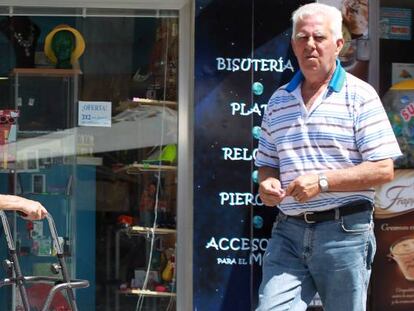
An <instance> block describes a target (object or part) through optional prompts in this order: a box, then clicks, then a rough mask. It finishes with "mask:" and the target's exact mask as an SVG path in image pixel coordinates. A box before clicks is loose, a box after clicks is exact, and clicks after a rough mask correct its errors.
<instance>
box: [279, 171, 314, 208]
mask: <svg viewBox="0 0 414 311" xmlns="http://www.w3.org/2000/svg"><path fill="white" fill-rule="evenodd" d="M320 192H321V190H320V188H319V177H318V175H316V174H308V175H302V176H299V177H297V178H296V179H294V180H293V181H292V182H291V183H290V184H289V186H288V187H287V189H286V195H287V196H292V197H293V198H294V199H295V200H296V201H298V202H300V203H305V202H306V201H308V200H309V199H311V198H313V197H314V196H316V195H318V194H319V193H320Z"/></svg>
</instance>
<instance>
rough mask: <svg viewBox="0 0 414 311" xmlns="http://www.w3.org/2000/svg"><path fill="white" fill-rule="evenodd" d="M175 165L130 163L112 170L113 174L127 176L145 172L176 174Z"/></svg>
mask: <svg viewBox="0 0 414 311" xmlns="http://www.w3.org/2000/svg"><path fill="white" fill-rule="evenodd" d="M176 171H177V166H175V165H157V164H148V163H132V164H128V165H125V166H122V167H120V168H117V169H115V170H114V172H115V173H121V172H126V173H127V174H131V175H133V174H142V173H145V172H155V173H156V172H176Z"/></svg>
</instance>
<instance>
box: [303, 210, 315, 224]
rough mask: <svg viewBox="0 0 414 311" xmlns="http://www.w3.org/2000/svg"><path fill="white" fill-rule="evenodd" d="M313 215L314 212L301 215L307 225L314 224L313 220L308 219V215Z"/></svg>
mask: <svg viewBox="0 0 414 311" xmlns="http://www.w3.org/2000/svg"><path fill="white" fill-rule="evenodd" d="M313 214H315V213H314V212H304V213H303V220H305V222H306V223H307V224H314V223H316V221H314V220H309V219H308V215H313Z"/></svg>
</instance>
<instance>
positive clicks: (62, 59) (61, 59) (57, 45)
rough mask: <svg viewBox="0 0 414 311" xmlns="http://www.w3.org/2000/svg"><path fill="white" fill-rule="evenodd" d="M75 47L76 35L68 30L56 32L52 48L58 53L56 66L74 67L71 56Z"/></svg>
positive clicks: (63, 67)
mask: <svg viewBox="0 0 414 311" xmlns="http://www.w3.org/2000/svg"><path fill="white" fill-rule="evenodd" d="M74 48H75V37H74V36H73V34H72V33H71V32H70V31H68V30H61V31H58V32H57V33H55V35H54V36H53V39H52V50H53V53H55V55H56V59H57V63H56V68H62V69H70V68H72V64H71V56H72V52H73V49H74Z"/></svg>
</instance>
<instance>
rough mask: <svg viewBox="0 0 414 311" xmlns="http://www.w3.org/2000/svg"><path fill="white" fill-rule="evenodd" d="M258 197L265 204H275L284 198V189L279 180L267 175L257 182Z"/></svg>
mask: <svg viewBox="0 0 414 311" xmlns="http://www.w3.org/2000/svg"><path fill="white" fill-rule="evenodd" d="M259 195H260V199H261V200H262V202H263V203H264V205H266V206H276V205H277V204H279V203H280V202H282V200H283V199H284V198H285V196H286V193H285V190H283V189H282V187H281V184H280V181H279V180H278V179H276V178H274V177H268V178H266V179H264V180H263V181H261V182H260V184H259Z"/></svg>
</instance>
